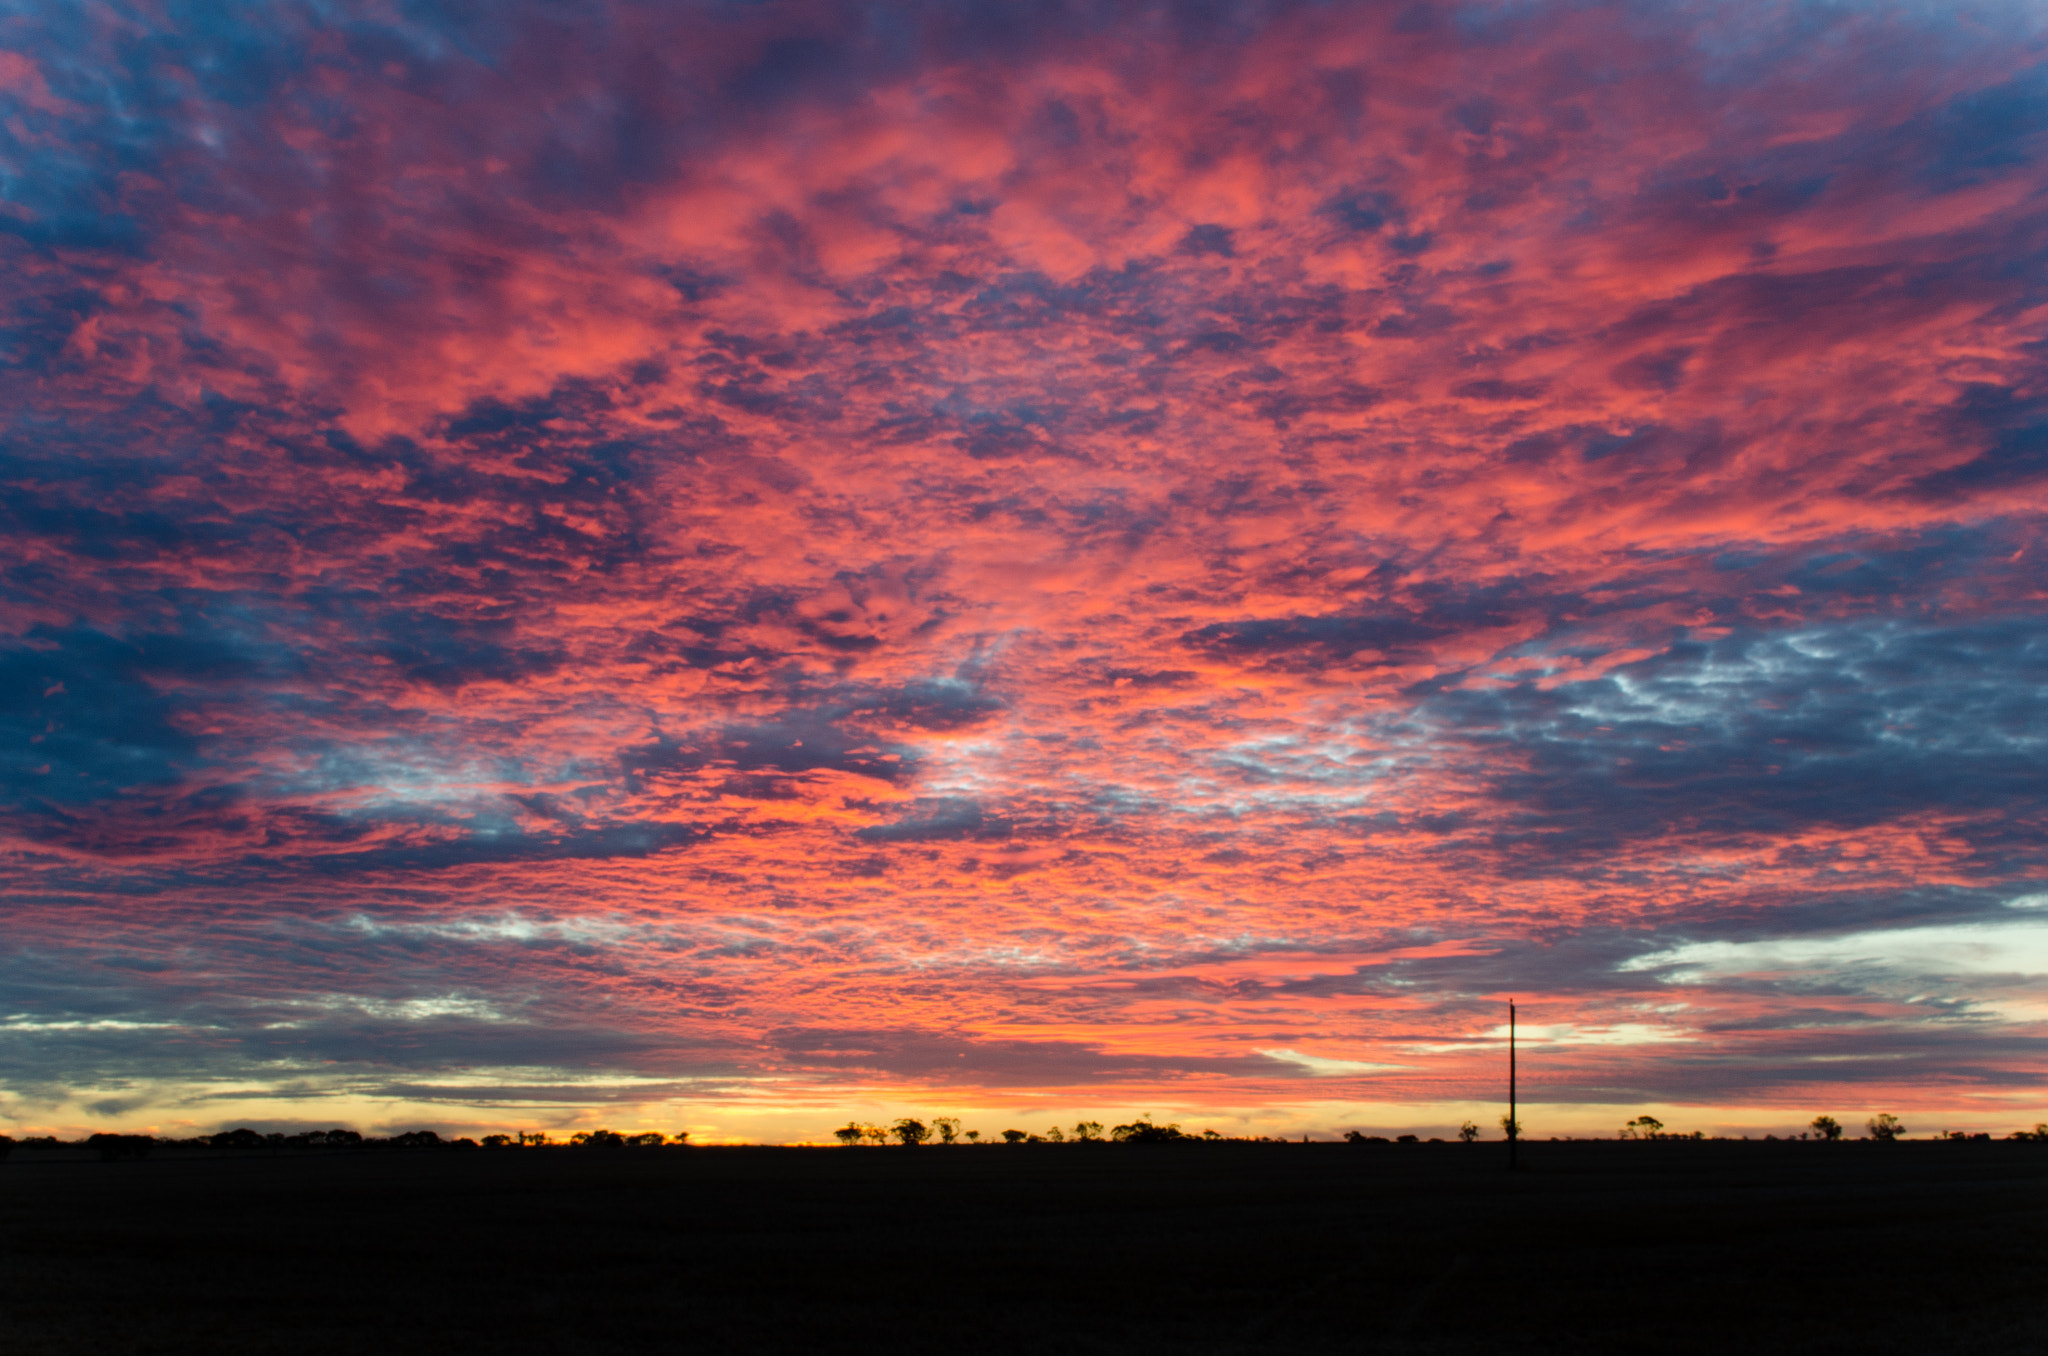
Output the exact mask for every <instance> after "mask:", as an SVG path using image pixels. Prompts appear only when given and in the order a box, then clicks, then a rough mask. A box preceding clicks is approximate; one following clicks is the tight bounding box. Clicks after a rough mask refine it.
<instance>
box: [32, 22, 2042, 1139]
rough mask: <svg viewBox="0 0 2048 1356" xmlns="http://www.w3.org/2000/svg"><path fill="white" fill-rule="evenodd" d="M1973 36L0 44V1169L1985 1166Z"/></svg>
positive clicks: (1994, 439) (2037, 559)
mask: <svg viewBox="0 0 2048 1356" xmlns="http://www.w3.org/2000/svg"><path fill="white" fill-rule="evenodd" d="M2044 195H2048V14H2044V12H2043V11H2042V10H2041V8H2040V7H2039V6H2036V5H2031V4H2023V3H1989V4H1979V5H1974V6H1972V5H1955V4H1948V3H1941V4H1924V5H1914V4H1896V5H1880V4H1864V3H1782V4H1772V3H1755V2H1754V0H1744V2H1743V3H1733V2H1732V0H1731V2H1730V3H1635V4H1618V3H1562V2H1559V0H1516V2H1515V3H1497V4H1496V3H1475V4H1457V3H1443V4H1435V5H1432V4H1421V3H1415V4H1411V3H1407V2H1406V0H1401V2H1400V3H1393V4H1373V3H1323V4H1291V3H1280V2H1279V0H1273V2H1272V3H1253V2H1251V0H1246V3H1235V4H1233V3H1222V2H1220V0H1219V2H1217V3H1185V4H1155V5H1143V4H1125V3H1087V2H1086V0H1068V2H1066V3H1059V2H1057V0H1046V2H1045V3H1021V2H1017V0H978V2H977V3H975V4H972V5H963V4H958V3H950V2H948V3H936V2H935V3H915V2H914V0H904V2H903V3H870V4H854V3H809V4H805V3H789V4H784V3H762V4H751V3H749V4H741V3H623V2H622V3H596V2H595V0H568V2H565V3H548V4H533V3H517V2H508V3H491V4H465V3H449V4H432V3H425V2H424V0H421V2H420V3H408V2H406V0H396V2H394V3H381V4H380V3H343V4H294V3H266V4H261V5H248V6H239V7H238V6H233V5H216V4H207V5H198V4H186V3H157V4H143V3H133V2H132V0H109V2H107V3H84V2H83V0H78V2H75V3H45V2H42V0H7V3H5V4H0V535H4V543H5V550H4V553H0V910H4V914H0V917H4V920H5V921H4V926H0V1129H10V1128H11V1129H12V1130H13V1132H14V1133H17V1134H20V1133H51V1132H54V1133H73V1132H76V1131H79V1130H84V1129H147V1130H151V1131H153V1132H155V1133H160V1134H173V1135H182V1134H193V1133H200V1132H205V1131H210V1130H213V1129H215V1128H219V1127H222V1126H226V1125H232V1124H250V1125H255V1126H258V1127H260V1128H264V1129H286V1130H289V1129H296V1128H303V1127H312V1126H320V1127H325V1126H331V1125H340V1126H349V1127H353V1128H357V1129H361V1130H363V1131H365V1132H370V1133H377V1132H390V1131H394V1130H403V1129H412V1128H416V1127H432V1128H438V1129H441V1130H443V1131H444V1132H448V1133H481V1132H483V1131H485V1130H491V1129H512V1128H540V1129H549V1130H554V1131H560V1132H567V1131H569V1130H572V1129H576V1128H589V1127H592V1126H597V1125H608V1126H611V1127H612V1128H615V1129H620V1130H637V1129H643V1128H653V1129H662V1130H665V1131H671V1132H673V1131H678V1130H684V1129H687V1130H689V1131H690V1132H691V1133H692V1134H693V1136H694V1137H696V1138H697V1139H699V1140H702V1141H717V1140H751V1141H769V1142H796V1141H805V1140H826V1139H828V1138H829V1131H830V1129H831V1128H832V1127H833V1126H836V1125H839V1124H843V1123H844V1122H845V1121H846V1120H848V1119H868V1120H886V1119H889V1118H891V1117H893V1116H896V1115H923V1116H930V1115H936V1114H953V1115H959V1116H962V1117H963V1118H964V1119H965V1122H966V1124H967V1125H969V1126H975V1127H979V1128H981V1129H982V1130H983V1131H984V1132H989V1133H992V1132H993V1131H995V1130H997V1129H1000V1128H1004V1127H1007V1126H1012V1125H1014V1126H1018V1127H1020V1128H1024V1129H1028V1130H1040V1129H1041V1128H1042V1127H1043V1126H1045V1125H1050V1124H1054V1123H1070V1122H1071V1121H1073V1120H1075V1119H1078V1118H1082V1117H1086V1118H1091V1119H1100V1120H1105V1121H1109V1120H1112V1118H1114V1119H1116V1120H1122V1119H1125V1118H1127V1117H1130V1116H1135V1115H1138V1114H1141V1113H1149V1114H1152V1115H1154V1116H1155V1117H1157V1118H1158V1119H1160V1120H1173V1121H1178V1122H1181V1123H1184V1124H1186V1125H1188V1126H1190V1127H1191V1128H1200V1127H1213V1128H1216V1129H1218V1130H1220V1131H1222V1132H1224V1133H1233V1134H1242V1133H1259V1134H1265V1133H1287V1134H1294V1135H1299V1134H1301V1133H1308V1132H1313V1133H1316V1134H1320V1135H1330V1134H1335V1133H1338V1132H1341V1131H1343V1130H1345V1129H1350V1128H1362V1129H1366V1130H1368V1131H1379V1132H1387V1133H1390V1132H1392V1131H1394V1130H1397V1129H1416V1130H1420V1131H1422V1132H1424V1133H1435V1134H1443V1133H1448V1131H1449V1129H1451V1128H1453V1127H1455V1126H1456V1125H1457V1124H1458V1123H1459V1122H1460V1121H1461V1120H1464V1119H1468V1118H1469V1119H1473V1120H1475V1121H1478V1122H1479V1123H1481V1124H1482V1125H1485V1126H1487V1127H1488V1128H1489V1134H1490V1136H1493V1137H1497V1136H1498V1134H1499V1130H1498V1128H1497V1125H1496V1124H1495V1118H1496V1117H1497V1116H1498V1115H1499V1113H1500V1111H1501V1110H1502V1109H1503V1108H1502V1107H1501V1106H1500V1105H1499V1104H1500V1103H1502V1102H1503V1101H1504V1100H1505V1043H1504V1037H1505V1034H1506V1013H1507V1003H1508V1001H1509V1000H1510V999H1514V1000H1515V1001H1516V1002H1517V1003H1518V1004H1519V1008H1520V1023H1519V1036H1520V1051H1521V1057H1520V1069H1521V1098H1522V1107H1523V1120H1524V1124H1525V1126H1526V1127H1527V1133H1529V1134H1531V1135H1536V1136H1543V1135H1547V1134H1559V1135H1562V1134H1592V1133H1600V1134H1611V1133H1613V1132H1614V1131H1616V1130H1617V1129H1618V1128H1619V1126H1620V1125H1621V1123H1622V1122H1623V1121H1625V1120H1626V1119H1628V1118H1629V1117H1631V1116H1634V1115H1637V1114H1643V1113H1654V1114H1657V1115H1658V1116H1659V1117H1660V1118H1661V1119H1663V1120H1664V1121H1665V1122H1666V1123H1667V1125H1669V1126H1671V1127H1672V1128H1674V1129H1680V1130H1690V1129H1701V1130H1704V1131H1706V1132H1708V1133H1717V1132H1719V1133H1757V1134H1761V1133H1765V1132H1775V1133H1785V1132H1787V1131H1788V1130H1793V1129H1796V1128H1798V1127H1800V1126H1803V1125H1804V1124H1805V1123H1806V1122H1807V1121H1808V1120H1810V1119H1811V1118H1812V1117H1813V1116H1814V1115H1816V1114H1819V1113H1829V1114H1833V1115H1836V1116H1837V1117H1838V1118H1840V1119H1841V1120H1843V1121H1844V1122H1845V1123H1848V1124H1850V1125H1851V1126H1852V1128H1854V1127H1860V1125H1861V1122H1862V1120H1863V1119H1864V1117H1865V1116H1867V1115H1869V1114H1871V1113H1875V1112H1878V1111H1891V1112H1895V1113H1898V1114H1900V1115H1901V1116H1902V1118H1903V1119H1904V1120H1905V1121H1906V1122H1907V1124H1908V1126H1909V1128H1910V1129H1912V1130H1914V1131H1916V1132H1919V1131H1938V1130H1943V1129H1948V1128H1961V1129H1971V1130H1976V1129H1986V1130H1993V1131H1998V1132H2003V1131H2005V1130H2008V1129H2012V1128H2018V1127H2020V1126H2023V1125H2031V1124H2033V1123H2034V1122H2036V1121H2039V1120H2043V1119H2048V1065H2044V1055H2048V997H2044V994H2048V983H2044V977H2048V846H2044V837H2043V830H2044V828H2048V624H2044V612H2048V609H2044V580H2048V575H2044V571H2043V565H2042V552H2043V549H2044V546H2048V542H2044V525H2048V211H2044V207H2048V196H2044Z"/></svg>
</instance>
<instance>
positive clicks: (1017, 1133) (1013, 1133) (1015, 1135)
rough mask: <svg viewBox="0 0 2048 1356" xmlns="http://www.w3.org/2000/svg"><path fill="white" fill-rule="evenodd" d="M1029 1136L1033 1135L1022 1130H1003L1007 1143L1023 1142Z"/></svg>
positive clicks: (1004, 1141)
mask: <svg viewBox="0 0 2048 1356" xmlns="http://www.w3.org/2000/svg"><path fill="white" fill-rule="evenodd" d="M1029 1138H1031V1136H1029V1135H1027V1134H1025V1133H1024V1132H1023V1131H1022V1130H1005V1131H1003V1143H1005V1144H1022V1143H1023V1142H1024V1141H1025V1140H1027V1139H1029Z"/></svg>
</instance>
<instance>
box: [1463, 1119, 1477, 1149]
mask: <svg viewBox="0 0 2048 1356" xmlns="http://www.w3.org/2000/svg"><path fill="white" fill-rule="evenodd" d="M1478 1138H1479V1127H1478V1126H1476V1125H1474V1124H1472V1122H1470V1121H1466V1122H1465V1123H1464V1124H1463V1125H1461V1126H1459V1127H1458V1142H1459V1143H1461V1144H1470V1143H1471V1142H1472V1141H1473V1140H1475V1139H1478Z"/></svg>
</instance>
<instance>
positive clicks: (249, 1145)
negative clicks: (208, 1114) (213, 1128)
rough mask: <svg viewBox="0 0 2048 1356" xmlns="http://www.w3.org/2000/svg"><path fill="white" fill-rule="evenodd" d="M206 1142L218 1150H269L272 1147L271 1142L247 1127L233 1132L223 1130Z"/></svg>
mask: <svg viewBox="0 0 2048 1356" xmlns="http://www.w3.org/2000/svg"><path fill="white" fill-rule="evenodd" d="M206 1142H207V1143H208V1144H211V1145H212V1146H213V1147H214V1148H216V1149H267V1148H269V1147H270V1141H269V1140H267V1139H265V1138H263V1136H261V1135H259V1134H257V1133H256V1132H255V1131H254V1130H251V1129H250V1128H249V1127H248V1126H246V1125H243V1126H237V1127H236V1128H235V1129H233V1130H223V1131H221V1132H220V1133H219V1134H217V1135H210V1136H208V1137H207V1140H206Z"/></svg>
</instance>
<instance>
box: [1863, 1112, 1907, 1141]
mask: <svg viewBox="0 0 2048 1356" xmlns="http://www.w3.org/2000/svg"><path fill="white" fill-rule="evenodd" d="M1863 1126H1864V1129H1866V1130H1868V1131H1870V1137H1871V1138H1872V1139H1874V1140H1877V1141H1878V1142H1879V1143H1882V1144H1889V1143H1891V1142H1892V1141H1893V1140H1895V1139H1897V1138H1898V1137H1899V1136H1900V1135H1903V1134H1905V1133H1906V1127H1905V1124H1904V1123H1903V1122H1901V1121H1900V1120H1899V1118H1898V1117H1897V1116H1894V1115H1892V1113H1891V1112H1889V1111H1880V1112H1879V1113H1877V1115H1875V1116H1872V1117H1871V1118H1870V1119H1869V1120H1867V1121H1865V1122H1864V1123H1863Z"/></svg>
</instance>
